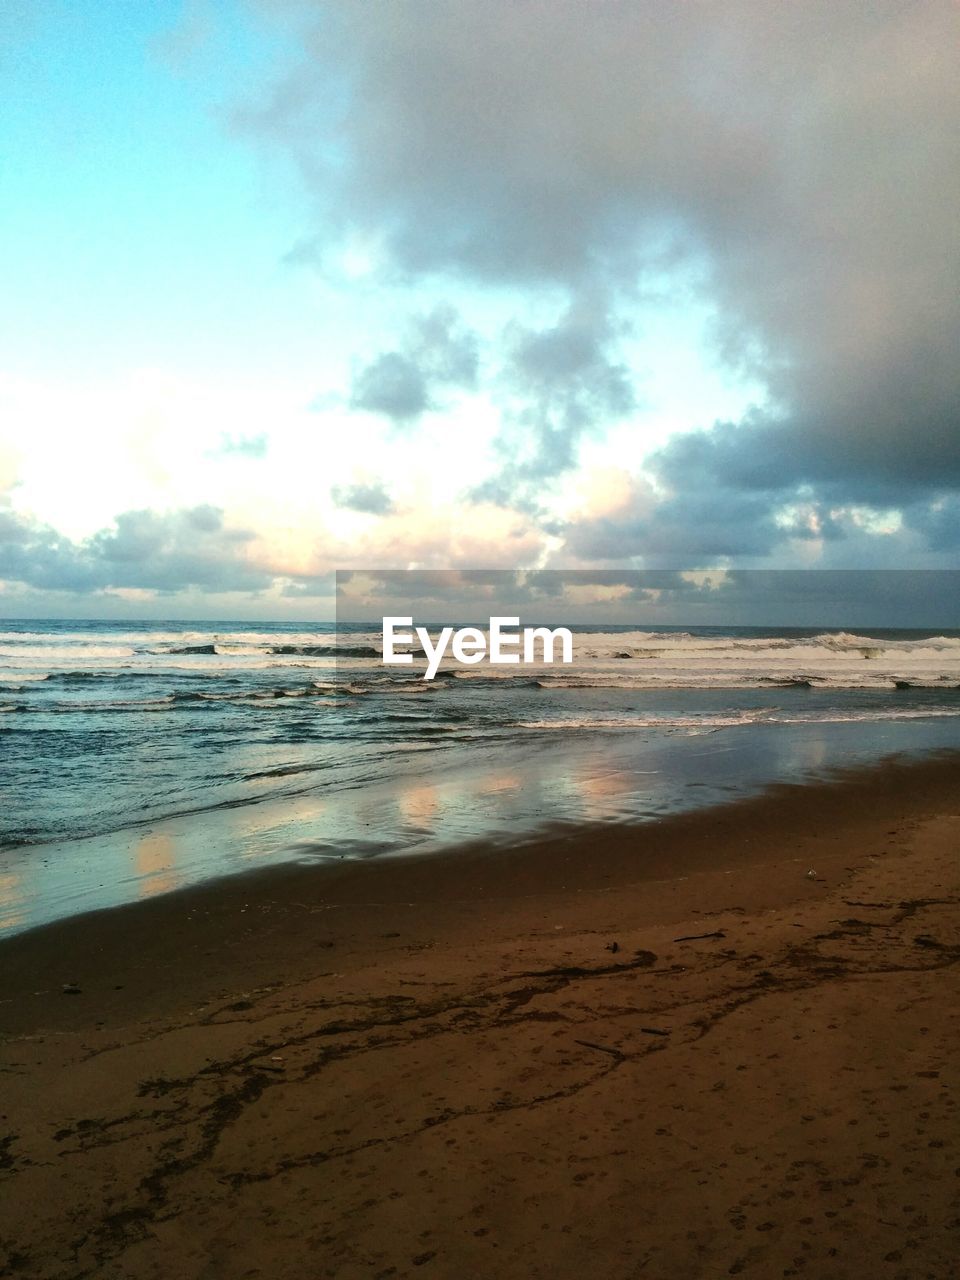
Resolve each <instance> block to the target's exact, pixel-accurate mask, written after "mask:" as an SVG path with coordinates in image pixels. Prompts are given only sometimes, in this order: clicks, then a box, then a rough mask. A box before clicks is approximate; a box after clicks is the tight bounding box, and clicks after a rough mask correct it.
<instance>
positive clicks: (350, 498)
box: [330, 480, 394, 516]
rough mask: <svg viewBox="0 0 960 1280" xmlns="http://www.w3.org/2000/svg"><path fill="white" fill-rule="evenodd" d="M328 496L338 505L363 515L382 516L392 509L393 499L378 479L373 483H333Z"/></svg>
mask: <svg viewBox="0 0 960 1280" xmlns="http://www.w3.org/2000/svg"><path fill="white" fill-rule="evenodd" d="M330 496H331V497H332V498H333V501H334V502H335V503H336V505H337V506H338V507H345V508H346V509H347V510H348V511H359V512H361V513H363V514H364V515H371V516H384V515H389V513H390V512H391V511H393V509H394V508H393V499H392V498H391V497H390V495H389V493H387V491H386V489H385V488H384V486H383V482H382V481H380V480H377V481H375V482H374V483H373V484H351V485H334V487H333V488H332V489H331V490H330Z"/></svg>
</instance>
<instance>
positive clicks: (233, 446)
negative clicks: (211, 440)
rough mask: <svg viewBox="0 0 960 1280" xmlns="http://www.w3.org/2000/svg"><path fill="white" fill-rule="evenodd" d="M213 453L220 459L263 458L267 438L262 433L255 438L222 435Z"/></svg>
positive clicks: (265, 453)
mask: <svg viewBox="0 0 960 1280" xmlns="http://www.w3.org/2000/svg"><path fill="white" fill-rule="evenodd" d="M214 452H215V454H218V455H220V456H221V457H230V456H233V457H238V458H265V457H266V456H267V437H266V435H265V434H264V433H260V434H259V435H255V436H243V435H228V434H224V435H223V436H222V437H221V440H220V444H219V446H218V447H217V449H216V450H215V451H214Z"/></svg>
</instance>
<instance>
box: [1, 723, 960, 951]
mask: <svg viewBox="0 0 960 1280" xmlns="http://www.w3.org/2000/svg"><path fill="white" fill-rule="evenodd" d="M951 724H952V722H938V721H931V722H928V723H923V722H913V721H904V722H902V723H900V724H898V725H896V726H890V725H878V726H876V727H871V726H870V725H868V724H864V723H862V722H860V723H853V724H849V725H848V724H844V723H838V724H832V725H830V726H822V725H811V724H800V723H798V724H790V725H787V724H784V725H779V726H777V728H776V731H775V732H772V731H771V730H770V727H769V726H766V725H756V726H744V727H743V728H736V729H733V730H731V731H730V732H729V734H728V735H726V736H720V735H719V734H716V735H711V736H710V737H706V738H705V737H687V736H674V735H670V736H664V735H653V734H651V735H650V736H647V735H637V734H633V733H625V734H620V733H617V734H610V735H593V736H586V735H584V736H581V737H578V736H576V735H573V736H571V737H570V738H569V739H567V740H564V741H556V740H555V739H553V740H551V742H550V743H549V745H547V744H545V743H544V742H543V741H542V740H531V741H530V742H528V743H526V744H523V745H514V746H512V747H511V746H503V745H501V744H498V745H497V746H496V748H493V749H487V750H481V749H479V748H471V749H470V750H466V749H464V750H463V751H456V752H455V751H453V750H451V752H450V753H449V754H448V755H447V756H446V757H444V762H443V763H442V764H440V762H439V761H437V760H436V758H428V759H426V760H424V759H421V760H418V761H416V762H414V761H413V760H411V759H410V757H403V759H402V760H401V762H400V763H399V764H398V768H397V772H396V773H394V774H393V776H391V777H388V778H383V777H381V778H379V779H371V780H369V781H368V782H365V783H364V784H363V785H357V786H349V787H340V788H339V789H338V788H336V787H334V788H325V789H324V790H323V791H322V792H321V791H320V790H319V788H318V789H317V791H314V792H302V793H300V794H297V795H291V796H284V797H277V798H275V799H269V800H263V801H261V802H258V803H256V804H249V805H231V806H225V807H223V808H220V809H218V810H212V811H208V812H204V813H199V814H190V815H183V816H179V817H175V818H170V819H168V820H165V821H163V822H162V823H160V822H157V823H155V824H152V829H151V830H150V831H149V833H148V834H141V833H140V831H134V830H131V829H127V830H124V831H117V832H113V833H108V834H106V835H102V836H98V837H96V839H92V840H91V839H81V840H73V841H61V842H56V843H54V842H51V843H49V844H46V845H43V846H41V847H39V848H38V847H34V846H22V847H19V848H13V849H8V850H5V851H4V856H3V861H2V863H0V932H3V933H11V932H16V931H17V930H18V929H21V928H25V927H29V926H30V925H35V924H41V923H43V922H44V921H46V920H51V919H56V918H57V917H58V916H62V915H67V914H71V913H74V912H77V911H84V910H91V909H94V908H99V907H108V906H115V905H119V904H120V903H122V902H127V901H130V900H131V899H133V898H136V897H148V896H154V895H157V894H161V893H166V892H168V891H169V890H171V889H175V888H179V887H181V886H184V885H188V884H191V883H196V882H197V881H200V880H204V879H209V878H211V877H215V876H220V875H227V874H230V873H232V872H237V871H241V870H247V869H249V868H250V867H251V866H252V865H257V866H268V865H270V864H271V863H273V864H276V863H282V862H300V861H311V862H312V861H317V862H336V861H340V860H342V859H348V860H352V859H361V858H381V857H384V856H393V855H401V854H410V853H417V854H421V853H436V852H441V851H444V850H451V849H456V848H458V847H462V846H464V845H470V844H476V843H478V842H480V843H489V844H490V845H491V846H500V847H508V846H509V845H510V844H511V843H512V842H514V841H519V842H522V841H525V840H526V839H528V838H529V837H530V836H531V835H532V834H533V833H534V832H536V831H537V830H539V829H542V828H543V827H544V826H545V825H552V824H554V823H558V822H559V823H575V822H587V823H592V822H617V823H620V822H630V821H638V822H642V821H648V820H650V819H654V818H658V817H661V816H664V815H666V814H669V813H671V812H676V811H678V810H681V809H689V808H692V807H702V806H704V805H709V804H715V803H718V802H726V801H728V800H730V799H731V798H733V797H736V796H739V795H747V794H750V793H753V792H756V791H759V790H761V789H762V788H764V787H765V786H768V785H770V784H771V783H774V782H784V781H791V780H792V781H801V780H803V779H805V778H811V777H816V776H818V775H822V774H823V773H824V771H826V770H829V768H830V767H831V766H838V765H842V766H853V765H855V764H857V763H867V762H869V761H873V760H877V759H878V758H880V757H882V755H883V754H885V753H892V752H894V751H896V750H898V749H899V750H901V751H909V750H910V749H914V750H916V749H920V750H924V749H930V748H932V747H936V746H939V745H945V746H950V745H953V742H954V738H953V734H954V732H955V731H954V730H953V729H952V728H951Z"/></svg>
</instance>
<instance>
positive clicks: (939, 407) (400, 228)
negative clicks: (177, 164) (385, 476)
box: [248, 0, 960, 538]
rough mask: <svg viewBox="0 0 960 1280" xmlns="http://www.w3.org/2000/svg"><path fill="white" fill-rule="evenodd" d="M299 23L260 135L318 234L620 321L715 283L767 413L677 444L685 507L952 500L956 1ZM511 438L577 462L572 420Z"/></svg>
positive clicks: (523, 9)
mask: <svg viewBox="0 0 960 1280" xmlns="http://www.w3.org/2000/svg"><path fill="white" fill-rule="evenodd" d="M285 8H286V9H288V10H290V11H291V12H292V11H294V10H295V11H296V13H297V14H298V17H299V20H301V21H302V22H303V31H304V36H303V39H304V44H305V48H306V52H307V58H306V61H305V63H304V65H303V66H302V67H301V68H300V70H299V71H298V72H297V73H296V74H295V75H294V76H292V77H291V78H290V80H289V81H288V82H286V83H285V84H283V85H281V86H278V88H277V91H276V93H275V95H274V96H273V98H272V100H270V101H269V102H267V103H265V104H263V106H262V110H261V111H260V114H259V119H258V121H257V123H258V126H259V128H260V129H261V130H262V131H265V132H267V133H268V134H269V135H270V136H271V137H272V138H273V139H275V140H276V139H280V140H282V141H283V143H284V144H286V145H288V146H290V147H291V148H293V149H294V150H295V152H296V154H297V155H298V157H299V158H300V160H301V161H302V164H303V168H304V172H305V174H306V175H307V178H308V181H309V182H310V184H311V189H312V190H313V192H314V193H315V195H316V198H317V203H318V226H319V228H320V230H319V233H318V239H319V240H320V241H324V239H325V237H326V238H331V237H332V238H336V235H337V233H338V231H340V230H346V229H350V230H352V231H357V232H360V233H361V234H367V235H369V236H371V237H373V238H375V240H376V242H377V243H379V244H382V245H383V246H384V251H385V254H386V258H387V261H388V265H389V268H390V269H391V270H392V271H393V272H394V273H397V272H399V273H400V274H402V275H405V276H406V277H407V278H408V279H411V280H416V279H417V278H420V277H427V276H436V275H438V274H446V275H448V276H456V277H458V278H460V279H461V280H472V281H474V282H478V283H480V284H495V285H499V284H507V285H511V286H518V287H531V288H539V287H541V286H546V287H551V288H552V287H557V286H559V287H560V288H561V289H563V290H566V291H567V292H568V294H569V296H571V297H576V296H579V295H580V294H582V292H583V291H584V290H585V289H589V290H592V291H593V292H594V295H595V296H598V297H602V298H604V299H605V300H606V306H607V307H608V308H609V310H610V311H611V313H612V312H613V310H614V308H615V307H617V306H620V307H622V306H623V304H624V303H625V302H626V301H628V300H629V298H630V296H631V294H632V291H634V290H635V289H636V288H638V287H639V288H643V287H645V286H646V285H648V284H650V283H651V282H657V281H660V282H661V283H662V279H663V273H667V274H669V272H670V271H671V270H673V269H674V268H676V269H690V268H693V269H695V270H696V272H698V273H699V278H700V279H701V280H702V282H703V285H702V287H703V291H704V294H705V296H706V297H707V298H708V299H709V300H710V301H711V302H712V303H713V304H714V305H715V308H716V313H717V315H718V316H719V317H720V320H719V321H718V322H717V324H716V326H715V338H716V341H717V344H718V349H719V350H720V351H721V352H722V354H723V357H724V359H725V360H726V361H727V362H728V364H729V365H730V366H731V367H737V368H741V369H743V370H745V371H746V372H749V373H750V374H751V375H752V376H753V377H756V378H759V379H760V380H761V381H762V383H763V384H764V385H765V386H766V388H767V389H768V392H769V405H770V406H771V407H770V409H769V410H768V411H767V413H766V414H765V415H764V416H756V417H755V418H754V419H753V420H752V421H751V422H750V423H748V424H746V425H744V426H742V427H740V428H734V427H731V426H729V425H718V426H717V427H716V428H715V429H714V430H713V431H709V432H707V431H705V432H703V433H701V435H700V436H699V437H697V439H696V440H695V442H694V443H693V444H692V445H691V444H685V443H683V442H680V441H678V442H676V443H675V445H673V446H671V447H670V448H668V449H667V450H666V451H665V452H664V454H663V456H662V457H661V459H660V463H659V465H660V466H661V468H662V470H663V471H664V474H666V473H667V472H669V473H670V476H671V481H672V484H673V486H674V489H675V492H677V493H682V492H683V491H685V490H687V489H689V488H691V487H693V486H695V487H698V488H699V489H700V490H703V491H706V492H708V493H709V492H714V491H725V492H729V493H731V494H734V495H735V494H740V493H744V494H750V495H753V496H752V497H751V498H749V499H745V500H744V501H747V502H752V503H756V504H759V505H761V506H763V505H765V506H766V508H767V510H768V516H767V517H766V518H767V519H768V520H769V519H772V518H773V512H774V511H775V510H776V509H777V507H778V505H780V504H782V503H783V501H785V500H786V498H787V497H789V496H790V495H791V494H793V493H794V492H795V491H796V490H797V488H798V487H800V486H804V485H806V486H812V487H813V488H814V489H817V490H827V489H832V492H833V494H836V493H837V492H838V491H839V492H842V493H843V494H845V495H846V497H847V498H848V499H849V500H851V501H853V500H858V501H867V500H869V494H870V493H871V491H874V490H877V489H880V490H890V491H893V492H894V493H895V494H897V495H899V501H901V502H907V503H916V502H917V501H919V500H920V498H921V496H923V498H924V500H925V501H927V502H928V503H929V502H931V501H932V502H936V501H938V500H939V498H940V496H941V495H943V494H946V493H949V492H955V491H956V490H957V489H958V488H960V358H958V355H960V352H958V348H957V334H958V332H960V277H958V262H960V251H958V226H960V220H958V219H957V216H956V210H957V208H958V207H960V127H958V124H960V109H958V107H960V55H958V49H960V9H958V7H957V6H956V5H955V4H952V3H949V2H948V0H930V2H929V3H923V4H909V5H905V4H903V3H901V2H900V0H841V2H840V3H837V0H809V2H808V3H805V4H802V5H801V4H790V5H787V4H770V3H769V0H740V2H738V0H730V2H729V3H725V4H723V5H717V4H712V3H705V2H693V3H688V4H683V5H679V4H665V3H662V0H635V2H634V3H630V4H620V3H611V4H603V5H596V4H590V3H587V2H586V0H552V3H550V4H549V5H545V4H543V3H540V2H537V0H487V2H486V3H484V4H466V3H463V4H460V3H450V2H449V0H423V3H421V4H420V5H418V7H417V13H416V20H415V21H414V20H412V19H411V11H410V6H409V4H408V3H406V2H405V0H380V2H379V3H377V4H369V3H365V2H363V0H329V2H328V3H322V2H321V0H317V2H316V3H314V4H312V5H311V4H303V3H302V0H297V2H296V3H294V0H289V3H288V4H286V5H284V4H278V3H277V0H273V2H272V3H271V5H270V9H271V10H272V11H274V12H276V11H278V10H283V9H285ZM314 17H315V21H314V20H313V19H314ZM331 86H333V87H334V88H335V90H336V91H335V92H334V91H332V88H331ZM249 119H250V117H249V116H248V122H249ZM415 402H416V397H415V395H413V394H411V395H409V396H408V400H407V403H408V404H414V403H415ZM703 426H704V427H707V426H709V424H708V423H704V424H703ZM514 429H515V431H516V433H517V436H518V437H519V436H521V435H522V436H524V437H525V438H526V440H527V441H528V443H529V447H530V449H531V450H532V452H533V455H534V459H536V458H537V457H538V456H543V457H544V458H545V457H547V456H549V457H550V458H552V459H553V462H552V463H551V465H552V466H555V467H556V468H563V467H564V466H567V465H570V463H571V462H572V460H573V452H574V450H573V441H574V439H575V438H576V435H577V428H576V426H575V425H570V424H569V423H566V422H565V420H564V418H563V415H562V414H561V415H560V418H559V420H554V419H552V418H551V419H549V420H546V419H545V418H544V417H543V415H539V416H538V415H537V414H536V413H533V414H532V415H530V417H529V419H528V420H523V419H517V420H515V423H514ZM694 451H696V452H697V456H695V457H694V456H693V452H694ZM534 465H536V462H535V461H534ZM688 466H689V467H693V468H695V469H696V471H697V474H698V477H699V479H696V480H694V479H693V478H691V477H688V475H687V474H686V471H685V468H686V467H688ZM548 471H549V467H548ZM514 479H515V477H513V478H511V477H510V476H506V477H505V478H502V479H501V487H502V489H503V492H504V494H505V495H507V494H508V493H509V490H510V489H511V485H512V481H513V480H514ZM701 501H702V496H701V497H697V498H696V499H695V502H701ZM922 523H923V521H922V520H921V521H919V522H918V525H917V527H919V526H920V524H922ZM949 525H950V521H949V520H947V519H946V518H944V519H942V520H940V522H939V523H938V522H937V520H933V522H932V524H931V525H930V536H931V537H933V538H939V537H941V536H943V534H942V530H943V528H944V527H946V526H949ZM948 532H949V530H948Z"/></svg>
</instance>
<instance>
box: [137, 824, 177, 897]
mask: <svg viewBox="0 0 960 1280" xmlns="http://www.w3.org/2000/svg"><path fill="white" fill-rule="evenodd" d="M133 860H134V866H135V868H136V872H137V876H138V882H137V888H138V891H139V894H140V897H141V898H152V897H153V895H154V894H156V893H169V892H170V890H171V889H176V887H177V885H178V884H179V883H180V878H179V876H178V874H177V866H176V861H177V860H176V845H175V844H174V840H173V837H172V836H170V835H168V834H167V833H166V832H161V831H150V832H148V833H147V834H146V835H145V836H141V837H140V839H139V840H138V841H137V846H136V850H135V851H134V855H133Z"/></svg>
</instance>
